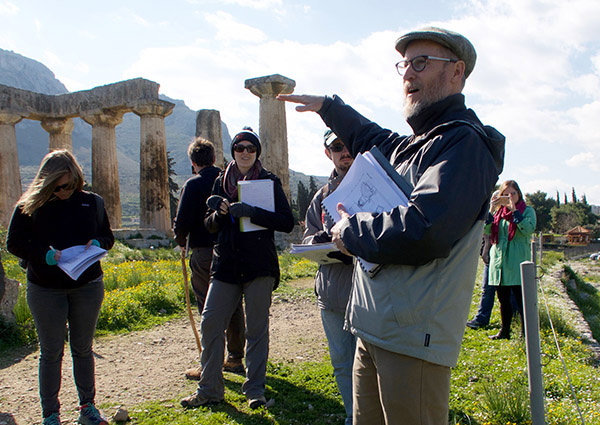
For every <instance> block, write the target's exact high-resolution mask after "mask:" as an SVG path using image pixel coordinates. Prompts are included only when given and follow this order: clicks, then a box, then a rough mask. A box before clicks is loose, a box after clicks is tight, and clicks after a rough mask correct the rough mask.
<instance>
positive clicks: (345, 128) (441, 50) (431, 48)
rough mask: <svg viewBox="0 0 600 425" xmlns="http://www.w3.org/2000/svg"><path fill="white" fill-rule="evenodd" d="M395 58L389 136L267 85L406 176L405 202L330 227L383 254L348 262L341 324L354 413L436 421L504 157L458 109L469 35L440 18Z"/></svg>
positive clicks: (356, 246)
mask: <svg viewBox="0 0 600 425" xmlns="http://www.w3.org/2000/svg"><path fill="white" fill-rule="evenodd" d="M396 49H397V50H398V52H400V54H401V55H402V56H403V59H402V60H401V61H400V62H398V63H397V64H396V69H397V71H398V73H399V74H400V75H401V76H402V78H403V95H404V115H405V116H406V119H407V121H408V123H409V125H410V126H411V128H412V129H413V132H414V133H413V134H411V135H409V136H400V135H398V134H396V133H393V132H391V131H390V130H386V129H384V128H381V127H380V126H379V125H377V124H376V123H374V122H372V121H370V120H368V119H367V118H365V117H363V116H362V115H360V114H359V113H358V112H357V111H355V110H354V109H352V108H351V107H350V106H348V105H346V104H344V102H343V101H342V100H341V99H340V98H339V97H338V96H333V97H332V98H330V97H325V96H310V95H279V96H278V98H279V99H280V100H285V101H289V102H294V103H299V104H300V105H299V106H297V107H296V110H298V111H301V112H302V111H314V112H317V113H318V114H319V115H320V116H321V118H322V119H323V121H324V122H325V124H326V125H327V126H328V127H330V128H331V129H332V130H333V131H334V132H335V133H336V134H337V135H338V136H339V137H340V139H341V140H343V141H344V143H345V144H346V146H347V148H348V150H349V151H350V153H351V154H352V155H353V156H356V155H357V154H358V153H361V152H365V151H368V150H369V149H371V148H372V147H373V146H377V147H378V148H379V149H380V150H381V152H382V153H383V154H384V155H385V156H386V157H387V159H388V160H389V161H390V163H391V164H392V165H393V166H394V167H395V169H396V171H397V172H398V173H399V174H400V175H402V176H403V177H404V178H405V179H406V180H407V181H408V182H409V183H410V184H411V185H412V187H413V190H412V193H411V195H410V198H409V202H408V205H407V206H397V207H395V208H393V209H392V210H390V211H384V212H382V213H379V214H376V213H363V212H359V213H356V214H353V215H349V214H348V213H347V212H346V211H345V208H344V206H343V205H342V204H339V205H338V211H339V212H340V215H341V216H342V219H341V220H340V221H339V222H338V223H337V224H336V225H335V226H334V227H333V229H332V236H333V241H334V242H336V244H337V245H338V247H339V248H340V250H342V251H343V252H346V253H349V254H351V255H354V256H358V257H361V258H363V259H365V260H367V261H370V262H373V263H377V264H383V267H382V268H381V269H380V271H379V272H378V273H377V274H375V275H374V276H370V275H369V274H368V273H366V272H364V271H363V269H362V268H360V267H355V270H354V277H353V284H354V288H353V291H352V294H351V298H350V302H349V305H348V309H347V313H346V325H347V326H348V328H349V329H350V331H351V332H352V333H353V334H354V335H356V337H357V348H356V353H355V359H354V370H353V375H354V376H353V378H354V379H353V398H354V400H353V409H354V410H353V419H354V424H356V425H362V424H364V425H372V424H421V425H422V424H435V425H439V424H446V423H448V400H449V394H450V368H451V367H453V366H455V365H456V363H457V360H458V354H459V351H460V345H461V341H462V337H463V333H464V329H465V323H466V320H467V315H468V312H469V306H470V304H471V297H472V294H473V286H474V282H475V274H476V271H477V261H478V254H479V245H480V244H479V242H480V241H481V235H482V229H483V223H484V220H485V218H486V216H487V205H488V201H489V197H490V194H491V193H492V191H493V188H494V184H495V183H496V181H497V179H498V175H499V174H500V172H501V171H502V167H503V163H504V136H502V135H501V134H500V133H499V132H498V131H496V130H495V129H493V128H492V127H488V126H484V125H483V124H482V123H481V121H480V120H479V119H478V118H477V116H476V114H475V112H473V111H472V110H471V109H467V107H466V106H465V98H464V96H463V95H462V93H461V92H462V89H463V87H464V85H465V80H466V78H467V77H468V76H469V75H470V74H471V72H472V71H473V68H474V66H475V60H476V54H475V49H474V47H473V45H472V44H471V43H470V42H469V41H468V40H467V39H466V38H465V37H463V36H462V35H460V34H457V33H454V32H451V31H448V30H445V29H441V28H433V27H430V28H423V29H421V30H418V31H413V32H409V33H407V34H405V35H403V36H402V37H400V38H399V39H398V40H397V42H396Z"/></svg>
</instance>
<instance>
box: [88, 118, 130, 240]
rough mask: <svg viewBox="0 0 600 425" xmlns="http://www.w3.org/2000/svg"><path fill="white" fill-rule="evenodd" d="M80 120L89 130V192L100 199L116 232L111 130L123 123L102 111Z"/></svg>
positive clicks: (115, 166) (118, 195)
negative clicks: (90, 152) (90, 172)
mask: <svg viewBox="0 0 600 425" xmlns="http://www.w3.org/2000/svg"><path fill="white" fill-rule="evenodd" d="M81 118H82V119H83V120H84V121H85V122H87V123H88V124H91V126H92V188H93V189H94V192H96V193H98V194H99V195H100V196H102V197H103V198H104V206H105V208H106V212H107V214H108V218H109V220H110V225H111V227H112V228H113V229H118V228H120V227H121V218H122V216H121V192H120V189H119V162H118V160H117V135H116V132H115V127H116V126H117V125H119V124H121V121H123V112H122V111H113V110H104V111H102V112H98V113H93V114H86V115H83V114H82V116H81Z"/></svg>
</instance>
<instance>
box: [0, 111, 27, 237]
mask: <svg viewBox="0 0 600 425" xmlns="http://www.w3.org/2000/svg"><path fill="white" fill-rule="evenodd" d="M22 119H23V117H22V116H21V115H16V114H11V113H6V112H0V224H1V225H2V226H4V227H8V222H9V221H10V217H11V214H12V210H13V209H14V207H15V203H16V202H17V201H18V200H19V198H20V197H21V193H22V188H21V174H20V172H19V154H18V152H17V133H16V131H15V124H17V123H18V122H19V121H21V120H22Z"/></svg>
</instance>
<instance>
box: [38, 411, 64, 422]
mask: <svg viewBox="0 0 600 425" xmlns="http://www.w3.org/2000/svg"><path fill="white" fill-rule="evenodd" d="M42 425H61V423H60V416H59V414H58V412H55V413H53V414H51V415H50V416H47V417H45V418H44V422H42Z"/></svg>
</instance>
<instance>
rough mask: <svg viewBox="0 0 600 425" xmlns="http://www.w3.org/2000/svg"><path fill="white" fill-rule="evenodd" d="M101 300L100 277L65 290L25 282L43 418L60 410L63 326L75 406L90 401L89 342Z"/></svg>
mask: <svg viewBox="0 0 600 425" xmlns="http://www.w3.org/2000/svg"><path fill="white" fill-rule="evenodd" d="M103 299H104V282H103V281H102V276H100V277H99V278H97V279H95V280H93V281H91V282H89V283H87V284H85V285H83V286H80V287H77V288H69V289H52V288H44V287H43V286H39V285H36V284H35V283H32V282H27V304H29V309H30V310H31V314H32V315H33V320H34V322H35V328H36V330H37V333H38V339H39V343H40V363H39V384H40V400H41V403H42V414H43V416H44V417H47V416H50V415H51V414H52V413H55V412H58V411H59V410H60V402H59V401H58V392H59V390H60V383H61V369H62V358H63V352H64V348H65V334H66V326H67V323H68V324H69V344H70V346H71V356H72V357H73V377H74V378H75V385H76V386H77V394H78V396H79V403H80V404H85V403H93V402H94V397H95V395H96V386H95V377H94V357H93V353H92V342H93V339H94V333H95V331H96V322H97V320H98V315H99V314H100V307H101V306H102V300H103Z"/></svg>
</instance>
